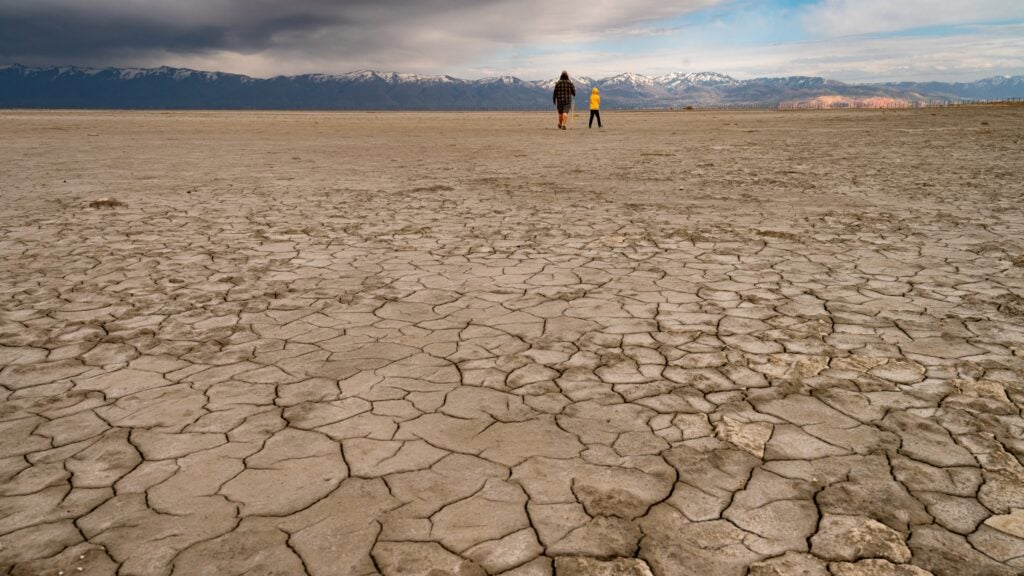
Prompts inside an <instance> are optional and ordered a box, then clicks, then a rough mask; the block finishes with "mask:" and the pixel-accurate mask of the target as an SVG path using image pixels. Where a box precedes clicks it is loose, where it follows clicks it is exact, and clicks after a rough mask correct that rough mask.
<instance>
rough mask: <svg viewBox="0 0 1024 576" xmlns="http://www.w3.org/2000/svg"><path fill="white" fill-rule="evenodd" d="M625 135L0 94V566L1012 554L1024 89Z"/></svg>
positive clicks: (844, 562) (1020, 353)
mask: <svg viewBox="0 0 1024 576" xmlns="http://www.w3.org/2000/svg"><path fill="white" fill-rule="evenodd" d="M605 122H606V127H605V129H604V130H601V131H598V130H597V129H596V128H595V129H593V130H586V129H582V128H581V125H582V122H578V123H577V125H576V126H577V127H576V130H574V131H570V132H560V131H557V130H555V128H554V124H555V116H554V114H553V113H552V114H328V113H157V112H153V113H114V112H74V113H71V112H3V113H0V195H2V200H3V202H2V204H0V291H2V292H0V293H2V299H0V319H2V321H0V345H2V346H0V366H2V370H0V573H2V574H5V575H35V574H53V575H59V574H87V575H97V576H99V575H112V574H121V575H146V576H163V575H168V574H174V575H186V576H191V575H241V574H250V575H269V574H274V575H292V574H295V575H302V574H310V575H315V576H327V575H369V574H384V575H387V576H415V575H423V576H426V575H431V576H441V575H445V574H455V575H460V576H481V575H485V574H489V575H490V574H503V575H506V576H545V575H551V574H553V573H557V574H558V575H560V576H565V575H582V574H586V575H596V576H614V575H643V574H654V575H658V576H688V575H722V576H741V575H754V576H795V575H803V576H822V575H829V574H830V575H832V576H920V575H925V574H935V575H937V576H972V575H973V576H982V575H985V576H1010V575H1019V574H1024V466H1022V463H1021V461H1022V459H1024V420H1022V418H1021V407H1022V405H1024V213H1022V197H1024V185H1022V181H1024V177H1022V176H1024V154H1022V144H1024V108H1019V107H1018V108H996V107H991V108H965V109H943V110H918V111H901V112H891V111H888V112H882V111H876V112H872V111H847V112H800V113H796V112H794V113H714V112H699V113H693V112H690V113H682V112H678V113H634V114H625V113H619V114H616V113H614V112H609V113H606V118H605ZM100 198H111V199H114V200H116V201H117V202H119V203H121V204H120V205H115V206H103V205H101V204H96V207H90V203H91V202H92V201H94V200H98V199H100ZM115 204H116V203H115Z"/></svg>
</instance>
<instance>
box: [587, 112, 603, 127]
mask: <svg viewBox="0 0 1024 576" xmlns="http://www.w3.org/2000/svg"><path fill="white" fill-rule="evenodd" d="M594 118H597V127H598V128H600V127H601V111H600V110H591V111H590V122H589V123H588V124H587V128H593V127H594Z"/></svg>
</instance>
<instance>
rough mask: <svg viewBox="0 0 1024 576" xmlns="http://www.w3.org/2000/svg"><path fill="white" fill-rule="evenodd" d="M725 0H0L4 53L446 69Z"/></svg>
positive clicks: (43, 58) (92, 59)
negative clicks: (510, 50) (529, 46)
mask: <svg viewBox="0 0 1024 576" xmlns="http://www.w3.org/2000/svg"><path fill="white" fill-rule="evenodd" d="M723 1H725V0H679V1H673V2H665V1H664V0H633V1H632V2H628V3H627V2H621V1H620V0H559V1H558V2H550V1H549V0H417V1H416V2H409V1H404V0H346V1H338V0H292V1H289V2H281V1H279V0H175V1H173V2H169V1H167V0H90V1H89V2H82V1H81V0H32V1H31V2H25V1H24V0H0V60H8V61H21V62H24V63H34V64H41V63H53V64H65V63H69V62H70V63H80V64H90V65H104V64H113V65H156V64H172V65H175V64H176V65H183V64H188V63H196V64H201V65H203V66H204V67H213V68H218V69H226V70H229V71H234V72H242V73H248V74H254V75H261V76H262V75H272V74H294V73H302V72H313V71H316V72H342V71H349V70H352V69H356V68H364V67H373V68H387V69H400V70H405V71H414V72H442V71H447V70H450V69H452V68H455V67H458V66H465V65H469V64H473V63H477V62H479V61H481V60H482V59H484V58H485V57H486V56H487V55H489V54H492V53H496V52H499V51H502V50H508V49H511V48H514V47H517V46H523V45H564V44H568V43H578V42H585V41H589V40H593V39H597V38H605V37H608V36H615V35H623V34H625V33H627V32H628V31H631V30H633V29H634V28H636V27H642V26H645V25H648V24H649V23H652V22H656V21H658V20H661V19H666V18H672V17H675V16H678V15H680V14H684V13H687V12H691V11H694V10H698V9H701V8H705V7H707V6H711V5H714V4H717V3H720V2H723Z"/></svg>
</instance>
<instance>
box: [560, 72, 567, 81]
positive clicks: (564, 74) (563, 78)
mask: <svg viewBox="0 0 1024 576" xmlns="http://www.w3.org/2000/svg"><path fill="white" fill-rule="evenodd" d="M568 79H569V73H568V72H566V71H565V70H562V76H561V77H560V78H559V80H568Z"/></svg>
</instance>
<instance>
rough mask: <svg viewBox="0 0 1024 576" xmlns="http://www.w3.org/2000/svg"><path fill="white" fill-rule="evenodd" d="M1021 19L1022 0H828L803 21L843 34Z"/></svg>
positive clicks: (823, 31)
mask: <svg viewBox="0 0 1024 576" xmlns="http://www.w3.org/2000/svg"><path fill="white" fill-rule="evenodd" d="M1022 18H1024V1H1021V0H941V1H936V0H825V1H824V2H821V3H820V4H816V5H813V6H810V7H808V8H806V9H805V11H804V13H803V15H802V22H803V24H804V27H805V28H806V29H807V30H808V31H809V32H811V33H812V34H823V35H829V36H844V35H851V34H868V33H877V32H895V31H901V30H912V29H915V28H923V27H929V26H942V25H960V24H968V23H973V22H990V21H1006V20H1018V19H1022Z"/></svg>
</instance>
